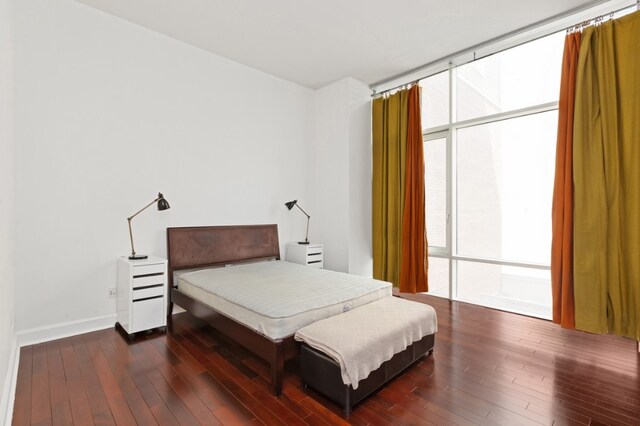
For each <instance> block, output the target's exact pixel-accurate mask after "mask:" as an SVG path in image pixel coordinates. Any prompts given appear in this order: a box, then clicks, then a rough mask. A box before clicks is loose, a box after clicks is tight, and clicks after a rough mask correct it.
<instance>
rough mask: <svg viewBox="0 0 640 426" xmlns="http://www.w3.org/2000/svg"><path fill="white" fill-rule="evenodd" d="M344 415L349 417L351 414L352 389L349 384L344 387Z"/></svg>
mask: <svg viewBox="0 0 640 426" xmlns="http://www.w3.org/2000/svg"><path fill="white" fill-rule="evenodd" d="M344 392H345V393H344V415H345V417H346V418H347V419H348V418H349V416H350V415H351V389H349V386H345V387H344Z"/></svg>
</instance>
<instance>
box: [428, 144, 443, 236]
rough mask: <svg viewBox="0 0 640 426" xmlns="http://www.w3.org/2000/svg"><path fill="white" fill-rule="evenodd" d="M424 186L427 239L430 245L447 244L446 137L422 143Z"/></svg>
mask: <svg viewBox="0 0 640 426" xmlns="http://www.w3.org/2000/svg"><path fill="white" fill-rule="evenodd" d="M424 168H425V171H424V188H425V202H426V219H425V220H426V222H427V241H428V243H429V246H432V247H434V246H435V247H446V246H447V139H446V138H439V139H432V140H429V141H426V142H425V143H424Z"/></svg>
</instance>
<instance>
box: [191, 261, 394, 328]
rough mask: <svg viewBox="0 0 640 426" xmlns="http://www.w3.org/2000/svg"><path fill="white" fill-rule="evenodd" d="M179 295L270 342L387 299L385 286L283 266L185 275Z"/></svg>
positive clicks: (263, 264)
mask: <svg viewBox="0 0 640 426" xmlns="http://www.w3.org/2000/svg"><path fill="white" fill-rule="evenodd" d="M178 289H179V290H180V292H182V293H184V294H186V295H187V296H190V297H191V298H193V299H197V300H199V301H201V302H203V303H205V304H206V305H209V306H210V307H212V308H214V309H216V310H217V311H219V312H221V313H223V314H224V315H226V316H228V317H230V318H233V319H234V320H236V321H238V322H240V323H242V324H244V325H246V326H248V327H250V328H252V329H253V330H255V331H257V332H259V333H261V334H264V335H265V336H267V337H269V338H271V339H274V340H276V339H282V338H284V337H288V336H291V335H293V334H294V333H295V332H296V331H297V330H299V329H300V328H302V327H304V326H306V325H309V324H311V323H313V322H315V321H318V320H320V319H323V318H328V317H330V316H333V315H337V314H340V313H342V312H346V311H349V310H351V309H353V308H355V307H358V306H362V305H365V304H367V303H371V302H373V301H375V300H378V299H380V298H382V297H386V296H389V295H391V284H389V283H387V282H384V281H379V280H374V279H371V278H365V277H361V276H357V275H349V274H345V273H341V272H334V271H329V270H326V269H317V268H310V267H308V266H303V265H299V264H294V263H289V262H285V261H270V262H258V263H250V264H243V265H234V266H229V267H224V268H210V269H203V270H199V271H193V272H187V273H183V274H180V275H179V276H178Z"/></svg>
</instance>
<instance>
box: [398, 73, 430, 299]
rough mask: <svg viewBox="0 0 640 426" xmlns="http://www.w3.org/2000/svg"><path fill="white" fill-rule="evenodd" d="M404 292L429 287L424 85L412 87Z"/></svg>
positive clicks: (404, 225)
mask: <svg viewBox="0 0 640 426" xmlns="http://www.w3.org/2000/svg"><path fill="white" fill-rule="evenodd" d="M408 102H409V105H408V115H409V117H408V124H407V153H406V163H405V164H406V167H405V189H404V191H405V192H404V209H403V215H402V249H401V253H402V258H401V268H400V286H399V287H400V291H401V292H403V293H416V292H424V291H427V290H428V282H427V267H428V265H427V235H426V229H425V200H424V152H423V151H424V149H423V146H422V121H421V114H420V86H418V85H414V86H413V87H412V88H411V89H409V100H408Z"/></svg>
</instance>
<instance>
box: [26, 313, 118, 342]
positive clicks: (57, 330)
mask: <svg viewBox="0 0 640 426" xmlns="http://www.w3.org/2000/svg"><path fill="white" fill-rule="evenodd" d="M115 323H116V315H115V314H111V315H105V316H102V317H95V318H89V319H85V320H80V321H71V322H65V323H62V324H54V325H49V326H46V327H36V328H31V329H29V330H23V331H20V332H18V333H16V336H17V339H18V346H19V347H22V346H27V345H35V344H37V343H42V342H48V341H50V340H56V339H62V338H64V337H69V336H76V335H78V334H82V333H89V332H91V331H96V330H104V329H105V328H109V327H113V326H114V325H115Z"/></svg>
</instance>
